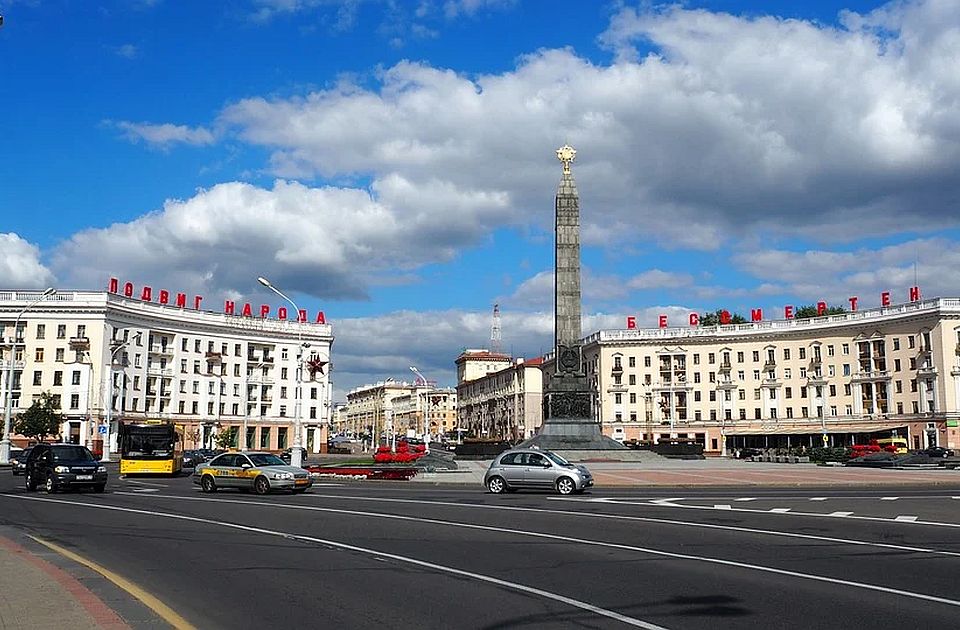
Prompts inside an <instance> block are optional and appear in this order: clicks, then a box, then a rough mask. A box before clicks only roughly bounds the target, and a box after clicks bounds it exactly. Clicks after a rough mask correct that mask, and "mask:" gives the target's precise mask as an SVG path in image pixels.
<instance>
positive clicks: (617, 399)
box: [280, 394, 623, 405]
mask: <svg viewBox="0 0 960 630" xmlns="http://www.w3.org/2000/svg"><path fill="white" fill-rule="evenodd" d="M280 397H281V398H283V395H282V394H281V396H280ZM621 403H623V394H614V395H613V404H615V405H619V404H621Z"/></svg>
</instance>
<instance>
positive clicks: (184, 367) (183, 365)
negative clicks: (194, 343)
mask: <svg viewBox="0 0 960 630" xmlns="http://www.w3.org/2000/svg"><path fill="white" fill-rule="evenodd" d="M180 373H181V374H186V373H187V360H186V359H180Z"/></svg>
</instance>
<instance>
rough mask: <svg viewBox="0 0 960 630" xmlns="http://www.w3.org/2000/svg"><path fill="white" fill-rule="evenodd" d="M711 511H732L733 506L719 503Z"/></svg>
mask: <svg viewBox="0 0 960 630" xmlns="http://www.w3.org/2000/svg"><path fill="white" fill-rule="evenodd" d="M713 509H715V510H732V509H733V506H732V505H729V504H726V503H719V504H717V505H714V506H713Z"/></svg>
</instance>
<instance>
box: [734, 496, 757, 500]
mask: <svg viewBox="0 0 960 630" xmlns="http://www.w3.org/2000/svg"><path fill="white" fill-rule="evenodd" d="M734 501H756V499H755V498H754V497H740V498H739V499H734Z"/></svg>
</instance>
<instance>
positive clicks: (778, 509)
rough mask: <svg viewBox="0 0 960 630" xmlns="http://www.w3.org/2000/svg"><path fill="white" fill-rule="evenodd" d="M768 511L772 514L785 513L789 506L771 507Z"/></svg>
mask: <svg viewBox="0 0 960 630" xmlns="http://www.w3.org/2000/svg"><path fill="white" fill-rule="evenodd" d="M770 511H771V512H773V513H774V514H786V513H787V512H789V511H790V508H772V509H771V510H770Z"/></svg>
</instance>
